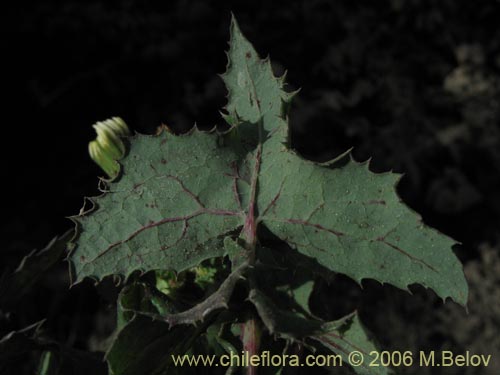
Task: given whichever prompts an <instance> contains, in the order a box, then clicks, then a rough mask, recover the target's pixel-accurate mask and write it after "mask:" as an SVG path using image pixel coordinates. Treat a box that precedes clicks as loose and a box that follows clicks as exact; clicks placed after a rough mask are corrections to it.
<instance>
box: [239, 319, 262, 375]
mask: <svg viewBox="0 0 500 375" xmlns="http://www.w3.org/2000/svg"><path fill="white" fill-rule="evenodd" d="M260 333H261V332H260V326H259V322H258V321H257V319H255V318H250V319H248V320H247V321H246V322H245V323H243V329H242V333H241V341H242V343H243V351H244V353H245V354H246V353H248V358H252V356H253V355H258V354H259V350H260V349H259V348H260ZM256 374H257V367H254V366H251V365H250V364H248V366H247V368H246V375H256Z"/></svg>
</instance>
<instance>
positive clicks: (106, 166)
mask: <svg viewBox="0 0 500 375" xmlns="http://www.w3.org/2000/svg"><path fill="white" fill-rule="evenodd" d="M93 128H94V129H95V131H96V133H97V138H96V139H95V140H94V141H92V142H90V143H89V154H90V157H91V158H92V160H94V161H95V162H96V163H97V165H99V167H101V169H102V170H103V171H104V172H106V174H107V175H108V176H109V177H111V178H114V177H116V176H117V175H118V173H119V171H120V166H119V164H118V163H117V162H116V161H117V160H120V159H121V158H122V157H123V155H124V154H125V145H124V143H123V141H122V137H125V136H128V135H129V134H130V131H129V129H128V127H127V124H125V122H124V121H123V120H122V119H121V118H119V117H113V118H111V119H108V120H106V121H100V122H97V123H95V124H94V125H93Z"/></svg>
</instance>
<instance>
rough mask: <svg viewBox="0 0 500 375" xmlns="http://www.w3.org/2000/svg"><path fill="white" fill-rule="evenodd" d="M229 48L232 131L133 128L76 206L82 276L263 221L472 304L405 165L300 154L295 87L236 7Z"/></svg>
mask: <svg viewBox="0 0 500 375" xmlns="http://www.w3.org/2000/svg"><path fill="white" fill-rule="evenodd" d="M228 57H229V63H228V67H227V71H226V73H225V74H223V76H222V78H223V80H224V82H225V84H226V87H227V89H228V93H229V94H228V103H227V106H226V107H225V114H224V118H225V120H226V121H227V122H228V123H229V124H230V125H231V126H232V127H231V129H230V131H228V132H227V133H224V134H219V133H217V132H215V131H213V132H209V133H206V132H200V131H198V130H196V129H195V130H193V131H192V132H191V133H190V134H188V135H184V136H176V135H173V134H171V133H169V132H167V131H163V132H161V133H160V134H159V135H156V136H142V135H138V136H136V137H133V138H131V139H130V147H129V151H128V154H127V155H126V156H125V157H124V159H123V160H121V165H122V171H121V176H120V177H119V178H118V179H117V180H115V181H112V182H109V183H108V185H107V191H106V192H105V193H104V194H103V195H102V196H100V197H98V198H94V199H93V200H92V202H93V203H94V205H95V207H94V208H93V209H92V210H91V212H88V213H85V214H82V215H79V216H78V217H76V218H75V221H76V222H77V223H78V226H79V229H80V230H79V236H78V238H77V239H76V241H75V242H76V248H75V250H74V251H73V252H72V254H71V259H72V261H73V265H74V276H75V277H74V279H75V280H76V281H81V280H82V279H83V278H84V277H94V278H97V279H101V278H102V277H104V276H107V275H111V274H119V275H124V276H128V275H130V274H131V273H132V272H133V271H135V270H142V271H148V270H152V269H172V270H176V271H182V270H185V269H187V268H189V267H192V266H195V265H197V264H199V263H200V262H201V261H203V260H205V259H208V258H211V257H216V256H222V255H224V254H226V251H227V249H226V248H227V245H228V242H227V241H226V248H225V247H224V239H225V238H227V237H231V238H234V237H236V236H237V235H238V234H239V238H240V240H241V241H242V242H243V243H244V246H243V248H246V249H250V250H251V249H254V248H255V245H256V244H257V242H258V238H257V234H258V232H257V227H258V226H259V225H261V226H265V227H266V228H267V229H268V230H269V231H270V232H271V233H272V234H273V235H274V236H276V237H277V238H279V239H281V240H282V241H285V242H287V243H288V244H289V245H290V246H291V247H292V248H294V249H296V250H297V251H298V252H300V253H301V254H303V255H306V256H307V257H310V258H312V259H313V260H314V261H315V262H317V263H318V264H319V265H321V266H322V267H325V268H326V269H328V270H330V271H334V272H339V273H343V274H345V275H347V276H349V277H351V278H353V279H354V280H356V281H358V282H361V281H362V280H363V279H365V278H372V279H375V280H378V281H380V282H382V283H390V284H392V285H395V286H397V287H399V288H402V289H407V288H408V286H409V285H410V284H414V283H419V284H422V285H424V286H426V287H429V288H432V289H433V290H434V291H435V292H436V293H437V294H438V295H439V296H440V297H441V298H443V299H445V298H447V297H451V298H452V299H454V300H455V301H457V302H459V303H461V304H465V303H466V301H467V284H466V281H465V277H464V274H463V271H462V267H461V265H460V262H459V261H458V259H457V258H456V256H455V255H454V253H453V251H452V249H451V247H452V245H454V244H455V241H453V240H452V239H450V238H448V237H446V236H444V235H442V234H440V233H438V232H437V231H435V230H433V229H431V228H429V227H426V226H425V225H424V224H423V223H422V221H421V218H420V217H419V216H418V214H416V213H415V212H413V211H412V210H411V209H409V208H408V207H406V206H405V205H404V204H403V203H402V202H401V201H400V199H399V197H398V196H397V193H396V191H395V186H396V183H397V182H398V180H399V178H400V176H399V175H397V174H394V173H383V174H375V173H372V172H370V170H369V168H368V163H357V162H355V161H354V160H351V159H350V158H349V156H348V153H346V154H345V155H343V156H342V157H341V158H340V159H342V160H344V161H345V163H344V164H343V165H342V166H339V165H340V164H339V163H338V162H339V160H338V159H336V160H335V162H334V161H332V162H331V163H323V164H318V163H314V162H311V161H308V160H305V159H304V158H302V157H301V156H300V155H298V154H297V153H296V152H294V151H293V150H291V149H290V144H289V134H288V118H287V109H288V107H289V103H290V100H291V98H292V97H293V95H294V93H289V92H286V90H285V87H284V77H280V78H276V77H274V75H273V72H272V68H271V64H270V61H269V59H265V60H261V59H260V58H259V56H258V54H257V52H256V51H255V49H254V48H253V47H252V45H251V44H250V43H249V42H248V41H247V40H246V39H245V37H244V36H243V35H242V33H241V31H240V30H239V27H238V25H237V23H236V22H235V21H234V19H233V22H232V24H231V40H230V49H229V53H228ZM346 155H347V156H346ZM346 159H348V160H346ZM241 261H242V260H241V259H240V260H239V261H238V262H241ZM243 261H244V259H243Z"/></svg>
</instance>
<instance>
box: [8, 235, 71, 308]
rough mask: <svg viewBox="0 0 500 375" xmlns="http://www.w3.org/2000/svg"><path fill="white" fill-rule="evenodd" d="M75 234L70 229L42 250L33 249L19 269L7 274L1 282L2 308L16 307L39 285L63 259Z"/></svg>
mask: <svg viewBox="0 0 500 375" xmlns="http://www.w3.org/2000/svg"><path fill="white" fill-rule="evenodd" d="M73 236H74V231H73V230H69V231H67V232H66V233H65V234H63V235H62V236H60V237H55V238H54V239H52V240H51V241H50V243H49V244H48V245H47V246H46V247H45V248H43V249H42V250H39V251H38V250H33V251H32V252H31V253H30V254H28V255H27V256H25V257H24V258H23V260H22V261H21V263H20V264H19V266H18V267H17V269H16V270H15V271H14V272H12V273H11V274H7V275H6V276H5V279H3V280H2V281H1V283H0V308H3V309H5V310H9V309H15V307H16V305H17V303H18V302H19V300H20V299H21V298H22V297H23V296H25V295H26V293H28V292H29V291H30V290H31V289H32V288H33V286H35V285H37V282H38V281H39V280H40V278H41V277H43V275H44V274H45V273H46V272H47V271H49V270H50V269H51V268H52V267H53V266H54V265H56V264H57V263H58V262H61V261H62V259H63V254H64V253H65V251H66V248H67V245H68V242H69V241H70V239H71V238H72V237H73Z"/></svg>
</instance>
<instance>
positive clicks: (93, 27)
mask: <svg viewBox="0 0 500 375" xmlns="http://www.w3.org/2000/svg"><path fill="white" fill-rule="evenodd" d="M230 11H233V12H234V13H235V15H236V17H237V18H238V20H239V23H240V25H241V28H242V30H243V32H244V33H245V34H246V36H247V37H248V38H249V40H251V41H252V42H253V43H254V45H255V47H256V49H257V50H258V51H259V52H260V54H261V56H266V55H267V54H270V55H271V58H272V61H273V67H274V68H275V71H276V73H277V74H282V73H283V72H284V70H285V69H286V70H288V79H287V81H288V82H289V84H290V87H291V88H299V87H300V88H301V93H300V94H299V96H298V97H297V100H296V101H295V103H294V105H293V107H292V110H291V113H290V119H291V126H292V137H293V138H292V141H293V147H294V148H296V149H297V150H299V152H301V153H302V154H303V155H305V156H307V157H309V158H312V159H316V160H326V159H328V158H330V157H332V156H335V155H336V154H338V153H339V152H341V151H344V150H345V149H346V148H348V147H350V146H354V147H355V149H354V155H355V157H356V158H357V159H358V160H365V159H367V158H368V157H370V156H372V157H373V159H372V169H373V170H374V171H377V172H381V171H386V170H390V169H393V170H394V171H396V172H400V173H405V177H404V178H403V180H402V182H401V183H400V185H399V187H398V191H399V193H400V195H401V196H402V198H403V199H404V200H405V202H406V203H407V204H408V205H410V206H411V207H412V208H414V209H415V210H416V211H418V212H419V213H421V214H422V216H423V219H424V221H425V222H426V223H428V224H430V225H432V226H434V227H436V228H437V229H439V230H440V231H442V232H444V233H445V234H447V235H449V236H452V237H453V238H455V239H456V240H458V241H460V242H461V243H462V245H461V246H460V247H457V249H456V253H457V255H458V256H459V257H460V259H461V260H462V261H463V262H465V263H466V264H468V263H469V262H474V261H478V260H479V259H480V253H479V251H478V249H479V248H480V247H481V246H486V245H488V246H491V247H493V248H495V246H496V245H497V243H498V234H499V229H498V228H500V226H499V224H500V173H499V172H500V171H499V169H500V126H499V125H500V112H499V107H498V103H499V99H500V28H498V19H500V3H499V2H498V1H492V0H489V1H486V0H483V1H474V2H469V1H451V0H450V1H398V0H393V1H377V2H373V1H366V2H363V1H361V2H358V1H357V2H352V1H336V2H333V1H326V0H310V1H290V0H289V1H263V0H262V1H252V2H229V1H201V0H199V1H181V0H177V1H148V2H146V1H132V0H130V1H119V2H118V1H90V0H89V1H85V2H78V1H71V0H70V1H53V0H46V1H43V2H39V3H38V4H36V5H28V4H27V3H21V2H16V3H14V2H12V3H10V6H9V7H8V8H7V9H4V10H3V11H2V16H1V17H2V28H3V29H4V30H3V32H2V35H3V38H4V40H3V42H2V47H1V50H2V59H1V62H2V64H1V66H2V68H1V71H2V75H3V77H2V90H3V95H2V96H3V99H2V108H3V111H2V115H1V119H2V126H1V129H2V133H1V137H2V147H1V152H2V155H1V157H2V159H1V160H2V174H3V178H2V185H3V193H2V203H3V204H2V214H3V217H4V223H3V224H2V227H1V230H2V234H1V237H0V238H1V241H2V247H1V250H0V251H1V252H0V259H1V260H0V264H1V269H13V268H14V267H15V266H16V264H17V263H18V262H19V261H20V259H21V258H22V257H23V256H24V255H26V254H27V253H28V252H29V251H31V250H32V249H33V248H40V247H42V246H43V245H44V244H45V243H47V242H48V241H49V240H50V239H51V238H52V237H53V236H55V235H57V234H61V233H63V232H64V231H65V230H67V229H68V228H70V227H71V222H70V221H69V220H68V219H66V217H67V216H70V215H73V214H76V213H78V211H79V209H80V207H81V205H82V203H83V197H84V196H92V195H96V194H97V193H98V191H97V176H99V175H101V172H100V170H99V169H98V167H97V166H95V165H94V164H93V163H92V161H91V160H90V158H89V157H88V154H87V144H88V142H89V141H90V140H92V139H93V138H94V137H95V134H94V131H93V129H92V127H91V125H92V124H93V123H94V122H96V121H99V120H104V119H106V118H109V117H111V116H121V117H122V118H124V119H125V121H126V122H127V123H128V124H129V126H130V127H131V128H132V129H133V130H135V131H138V132H142V133H152V132H154V130H155V128H156V127H157V126H158V125H160V124H161V123H166V124H168V125H169V126H171V127H172V128H174V129H175V130H176V131H178V132H182V131H186V130H187V129H189V128H190V127H191V126H192V124H194V123H195V122H197V123H198V124H199V125H200V126H202V127H211V126H212V125H213V124H220V123H222V119H221V118H220V115H219V112H218V111H219V109H220V108H221V107H222V106H223V105H224V103H225V97H224V95H225V90H224V86H223V84H222V81H221V80H220V78H219V77H218V76H217V74H218V73H222V72H223V71H224V70H225V65H226V61H225V54H224V51H225V50H226V49H227V40H228V27H229V21H230ZM461 51H462V52H463V51H468V52H466V53H465V55H464V54H463V53H462V52H461ZM461 53H462V54H461ZM464 56H465V57H464ZM457 69H462V71H465V72H467V77H468V79H469V81H467V84H466V85H465V86H466V89H465V90H466V91H464V90H462V91H457V90H455V91H454V90H453V89H447V88H446V85H445V82H447V79H448V80H450V78H449V77H450V76H451V75H452V74H453V73H454V72H455V73H456V72H457ZM478 82H479V83H478ZM474 84H476V86H474ZM481 85H482V86H481ZM467 90H469V91H467ZM485 244H486V245H485ZM496 249H497V250H495V251H496V254H497V257H498V247H497V248H496ZM65 271H66V265H64V264H61V270H59V271H58V273H56V275H57V278H56V281H54V280H46V281H45V283H44V285H43V286H42V287H43V289H42V292H40V294H38V295H35V296H32V297H33V299H32V300H31V301H30V302H27V305H26V306H25V307H24V310H23V309H21V310H20V311H18V312H16V315H15V316H14V318H12V320H11V321H10V322H9V325H8V327H9V328H13V327H19V326H20V325H22V324H25V323H26V324H29V323H31V322H33V321H35V320H36V318H41V317H44V316H48V317H49V321H48V322H47V327H48V328H47V329H48V330H49V332H51V334H52V335H53V336H55V337H56V338H58V339H60V340H61V341H63V342H66V343H68V344H69V345H76V346H77V347H81V348H86V347H88V338H89V336H90V335H91V333H92V332H94V331H95V330H96V323H95V321H96V319H95V316H96V314H100V313H102V312H101V310H103V309H104V310H105V309H106V306H107V303H108V301H106V300H105V299H103V298H102V297H100V296H99V294H98V292H96V290H95V289H94V288H93V286H92V285H91V284H90V283H84V284H83V285H80V286H78V287H76V288H74V289H72V290H71V291H68V284H67V278H66V276H65ZM493 282H498V278H497V281H493ZM368 284H370V282H368ZM495 285H497V284H495ZM497 286H498V285H497ZM369 288H370V286H369V285H368V289H369ZM373 288H374V289H373V293H372V294H373V295H375V297H373V299H375V300H377V298H378V300H380V299H383V298H387V297H380V295H377V293H385V291H384V292H382V288H381V287H377V286H373ZM389 289H390V287H389ZM495 290H496V289H495ZM417 292H419V293H420V294H422V295H430V294H432V292H430V291H427V292H425V291H423V290H418V291H417ZM365 293H366V292H365ZM391 293H392V292H391ZM394 293H396V295H397V296H398V298H399V297H401V295H400V294H397V292H394ZM360 294H361V295H362V294H363V292H355V293H354V295H355V296H356V297H355V298H353V300H352V301H351V302H350V303H348V307H349V308H350V307H359V306H363V303H368V302H366V301H365V302H363V301H364V299H366V298H368V297H364V296H362V297H359V295H360ZM405 296H406V295H405ZM405 296H403V297H401V298H402V299H403V302H402V303H403V304H404V303H406V301H409V300H410V299H409V297H408V298H407V297H405ZM379 297H380V298H379ZM427 298H429V297H427ZM368 301H369V302H370V301H371V302H373V301H372V298H371V297H370V298H368ZM371 302H370V303H371ZM491 303H495V302H493V301H492V302H491ZM496 303H498V301H496ZM433 306H435V305H433V304H431V307H430V308H432V307H433ZM344 308H346V307H345V306H344ZM419 313H420V310H418V309H417V310H411V309H407V310H405V311H403V312H401V313H400V318H401V319H408V321H411V320H412V319H416V318H415V314H419ZM102 314H105V313H102ZM368 320H369V321H370V320H371V324H372V327H371V328H372V329H374V330H375V331H377V330H379V331H383V329H381V328H380V327H378V326H377V324H378V323H377V319H376V318H368ZM415 324H417V323H415ZM377 327H378V328H377ZM103 330H104V331H106V329H105V328H103ZM447 335H448V333H447V332H444V333H441V336H439V337H436V336H432V337H431V339H429V340H430V341H429V342H428V343H429V345H431V344H432V345H434V344H436V343H437V344H442V343H443V342H445V341H446V340H447ZM382 341H384V337H382ZM385 342H386V343H387V344H388V345H396V346H397V343H395V342H391V338H390V337H386V338H385ZM437 344H436V345H437ZM450 345H452V344H450ZM492 345H496V344H492ZM497 349H498V350H499V351H500V349H499V348H497Z"/></svg>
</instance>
